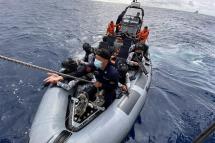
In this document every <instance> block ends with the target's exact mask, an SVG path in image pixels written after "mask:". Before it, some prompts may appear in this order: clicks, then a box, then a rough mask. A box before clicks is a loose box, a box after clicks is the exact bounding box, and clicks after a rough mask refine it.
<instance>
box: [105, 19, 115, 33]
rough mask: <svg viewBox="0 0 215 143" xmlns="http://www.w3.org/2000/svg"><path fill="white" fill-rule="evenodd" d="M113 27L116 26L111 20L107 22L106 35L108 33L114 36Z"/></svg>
mask: <svg viewBox="0 0 215 143" xmlns="http://www.w3.org/2000/svg"><path fill="white" fill-rule="evenodd" d="M115 27H116V25H115V24H114V22H113V21H111V22H110V23H109V24H108V28H107V32H106V35H108V36H114V35H115V33H114V29H115Z"/></svg>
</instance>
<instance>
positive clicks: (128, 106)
mask: <svg viewBox="0 0 215 143" xmlns="http://www.w3.org/2000/svg"><path fill="white" fill-rule="evenodd" d="M129 8H136V9H141V8H140V7H139V4H138V3H133V4H132V5H131V6H130V7H127V8H126V9H125V10H127V9H129ZM141 10H142V9H141ZM142 12H143V10H142ZM142 15H143V13H142ZM142 17H143V16H142ZM129 19H131V16H130V15H129V17H128V16H124V18H123V21H122V26H124V27H123V28H122V31H121V32H122V33H123V29H127V31H126V32H129V33H127V34H130V35H131V36H132V34H136V32H137V30H139V29H140V27H141V25H142V23H140V25H139V23H138V22H135V20H133V21H128V20H129ZM129 28H130V29H129ZM121 35H122V34H121ZM124 39H125V40H124V41H123V45H122V48H121V49H120V51H121V53H120V54H119V57H120V58H125V57H127V56H125V55H128V50H129V48H130V46H131V44H132V40H131V39H130V38H124ZM113 42H114V40H112V38H110V39H109V43H110V45H111V44H113ZM118 44H120V43H118ZM116 45H117V43H116ZM142 65H143V67H144V72H142V71H141V70H138V71H135V72H134V71H130V75H133V79H132V80H131V82H130V90H129V94H117V95H118V96H117V98H116V99H115V100H114V102H113V103H112V104H111V105H110V106H109V107H108V108H107V109H104V108H103V107H100V106H94V105H93V104H90V103H89V105H88V107H87V109H86V111H85V113H84V114H83V115H82V116H81V117H78V116H77V115H76V114H75V108H76V103H77V102H78V100H77V98H76V97H77V94H78V92H77V91H78V87H77V86H76V87H74V88H73V89H72V90H70V91H66V90H64V89H63V88H60V87H56V86H54V87H49V88H48V89H47V91H46V93H45V95H44V96H43V99H42V101H41V103H40V105H39V108H38V111H37V113H36V115H35V118H34V121H33V124H32V127H31V131H30V135H29V143H120V142H121V141H122V140H123V139H125V137H126V136H127V134H128V133H129V131H130V130H131V128H132V126H133V124H134V123H135V121H136V118H137V117H138V115H139V114H140V111H141V110H142V108H143V106H144V103H145V101H146V97H147V92H148V90H149V86H150V83H151V76H152V66H151V61H150V60H149V61H148V63H147V64H146V63H145V61H142ZM78 86H79V85H78ZM79 90H80V89H79Z"/></svg>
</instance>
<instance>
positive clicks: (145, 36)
mask: <svg viewBox="0 0 215 143" xmlns="http://www.w3.org/2000/svg"><path fill="white" fill-rule="evenodd" d="M148 36H149V30H143V31H141V32H140V33H139V36H138V39H139V41H143V42H144V43H145V42H146V40H147V39H148Z"/></svg>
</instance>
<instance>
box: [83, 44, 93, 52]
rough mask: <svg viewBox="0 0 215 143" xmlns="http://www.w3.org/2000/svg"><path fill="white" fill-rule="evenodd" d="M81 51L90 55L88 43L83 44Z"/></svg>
mask: <svg viewBox="0 0 215 143" xmlns="http://www.w3.org/2000/svg"><path fill="white" fill-rule="evenodd" d="M83 50H84V51H85V52H87V53H91V52H92V47H91V46H90V44H89V43H84V44H83Z"/></svg>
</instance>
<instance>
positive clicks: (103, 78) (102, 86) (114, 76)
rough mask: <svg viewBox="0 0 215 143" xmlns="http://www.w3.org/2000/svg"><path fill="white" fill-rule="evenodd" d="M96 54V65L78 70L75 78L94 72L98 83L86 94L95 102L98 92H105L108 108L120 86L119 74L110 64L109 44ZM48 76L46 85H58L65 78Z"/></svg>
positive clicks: (86, 91)
mask: <svg viewBox="0 0 215 143" xmlns="http://www.w3.org/2000/svg"><path fill="white" fill-rule="evenodd" d="M95 53H96V55H95V61H94V63H92V64H89V65H85V66H84V67H83V68H80V69H78V70H77V72H76V73H75V74H73V76H76V77H82V76H84V75H86V74H88V73H93V72H94V74H95V78H96V82H95V83H94V84H93V85H92V86H90V87H89V88H87V89H85V90H84V94H87V96H88V97H89V98H90V99H92V100H93V99H95V96H94V95H95V94H96V92H97V91H98V90H104V100H105V103H104V106H105V107H108V106H109V105H110V104H111V103H112V102H113V100H114V99H115V97H116V94H115V90H116V88H117V86H118V80H119V73H118V71H117V70H116V68H115V67H114V66H113V65H112V64H111V63H110V57H111V52H110V51H109V48H108V44H107V43H105V42H104V43H102V44H100V46H99V48H98V49H97V50H96V52H95ZM48 75H49V76H48V77H47V78H46V79H45V80H44V82H46V83H52V84H56V83H57V82H59V81H62V80H64V77H62V76H59V75H57V74H53V73H48ZM96 99H97V98H96Z"/></svg>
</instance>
